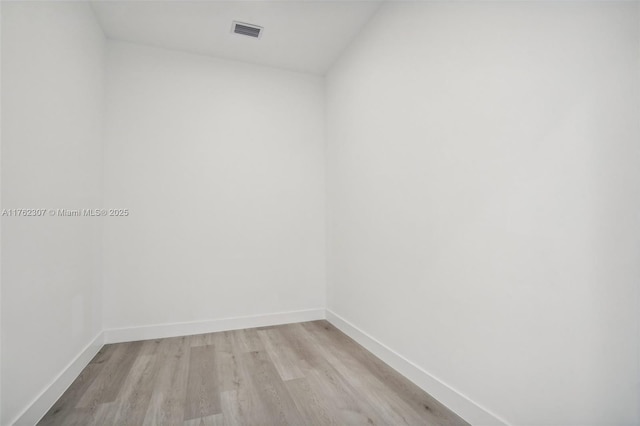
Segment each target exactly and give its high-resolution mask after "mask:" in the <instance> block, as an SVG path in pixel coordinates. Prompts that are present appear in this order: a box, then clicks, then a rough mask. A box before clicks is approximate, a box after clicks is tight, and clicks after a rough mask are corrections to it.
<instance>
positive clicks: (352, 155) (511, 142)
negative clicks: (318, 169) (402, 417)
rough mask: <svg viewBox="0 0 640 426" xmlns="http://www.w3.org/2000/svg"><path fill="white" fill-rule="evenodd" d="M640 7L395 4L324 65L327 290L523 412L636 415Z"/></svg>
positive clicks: (607, 418) (362, 320)
mask: <svg viewBox="0 0 640 426" xmlns="http://www.w3.org/2000/svg"><path fill="white" fill-rule="evenodd" d="M637 8H638V4H637V3H614V2H611V3H595V2H594V3H581V2H541V3H535V2H513V3H506V2H495V3H476V4H473V3H468V2H467V3H449V4H446V3H418V2H414V3H401V2H398V3H391V4H386V5H384V6H383V7H382V9H381V10H380V12H379V13H378V14H377V15H376V17H375V18H374V19H373V21H372V22H371V23H370V24H369V26H368V27H367V28H366V29H365V30H364V32H363V33H362V34H360V36H359V38H358V39H357V40H356V41H355V42H354V43H353V44H352V45H351V47H350V48H349V49H348V51H347V52H346V53H345V55H344V56H343V57H342V59H341V60H340V61H339V62H338V64H336V65H335V66H334V67H333V68H332V70H331V71H330V73H329V75H328V82H327V105H328V107H327V108H328V112H327V114H328V144H329V146H328V171H327V173H328V177H329V188H328V194H329V199H328V204H329V219H328V223H329V225H328V226H329V265H330V267H329V277H328V281H329V287H328V291H329V292H328V307H329V309H330V310H331V311H333V312H335V313H337V314H338V315H340V316H342V317H343V318H345V319H346V320H348V321H350V322H351V323H352V324H353V325H355V326H356V327H359V328H360V329H361V330H363V331H364V332H366V333H369V334H370V335H371V336H373V337H374V338H376V339H378V340H379V341H381V342H382V343H384V344H386V345H387V346H389V347H390V348H391V349H393V350H394V351H396V352H398V353H399V354H400V355H402V356H404V357H406V358H407V359H409V360H410V361H412V362H414V363H416V364H417V365H418V366H420V367H421V368H423V369H425V370H427V371H428V372H429V373H431V374H432V375H434V376H435V377H437V378H439V379H441V380H442V381H444V382H445V383H446V384H448V385H450V386H452V387H453V388H454V389H457V390H458V391H460V392H461V393H462V394H464V395H466V396H468V397H469V398H471V399H472V400H473V401H475V402H477V403H479V404H480V405H482V406H484V407H486V408H487V409H489V411H492V412H493V413H495V414H496V415H498V416H499V417H502V418H503V419H505V420H506V421H508V422H511V423H513V424H518V425H525V424H529V425H544V424H547V425H551V424H554V425H557V424H563V425H588V424H608V425H613V424H637V423H638V422H639V421H640V418H639V416H638V404H639V402H638V401H639V400H640V398H639V397H640V395H639V392H638V389H639V388H638V384H639V378H640V377H639V372H638V356H639V354H638V321H639V317H638V312H639V311H640V309H639V308H640V307H639V306H638V281H639V279H640V271H639V268H640V263H639V262H638V259H639V258H640V250H639V246H638V243H637V242H638V239H639V238H640V223H639V220H640V215H639V214H638V213H639V212H640V211H639V208H640V167H638V164H639V160H640V147H639V146H638V137H639V136H640V134H639V131H638V125H639V121H638V106H639V103H638V75H639V68H638V51H639V45H638V43H639V34H638V10H637ZM435 396H436V397H438V395H435ZM470 420H473V419H470Z"/></svg>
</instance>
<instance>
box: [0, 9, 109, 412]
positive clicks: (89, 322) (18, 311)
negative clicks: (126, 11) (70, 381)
mask: <svg viewBox="0 0 640 426" xmlns="http://www.w3.org/2000/svg"><path fill="white" fill-rule="evenodd" d="M104 44H105V39H104V36H103V34H102V30H101V29H100V27H99V25H98V23H97V21H96V20H95V17H94V15H93V12H92V11H91V9H90V7H89V5H88V4H84V3H79V2H77V3H61V2H56V3H51V2H49V3H47V2H41V3H39V2H33V3H32V2H22V3H12V2H3V4H2V81H1V83H2V205H3V208H4V209H82V208H98V207H100V205H101V202H102V197H101V186H102V112H103V100H104V99H103V88H104V84H103V69H104V63H103V57H104V55H103V54H104V52H103V50H104ZM1 220H2V296H3V297H2V420H1V422H2V424H9V423H10V422H11V421H13V419H15V418H16V416H17V415H19V414H20V413H21V412H22V411H23V410H24V409H26V408H27V407H28V406H29V405H30V404H31V402H32V401H33V400H34V399H35V398H36V397H37V396H38V395H39V394H40V393H41V392H42V391H44V390H45V389H46V387H48V385H50V384H51V383H52V382H53V381H54V379H55V378H56V377H57V376H58V375H59V374H60V373H61V372H62V371H63V370H64V368H65V367H66V366H67V365H68V364H69V363H70V362H71V361H72V360H73V359H74V358H75V357H76V356H77V355H79V353H80V352H81V351H82V350H83V349H84V348H85V346H86V345H87V344H89V343H90V342H91V341H92V340H93V338H94V337H95V336H96V334H97V333H98V332H99V331H100V330H101V319H102V315H101V305H102V301H101V293H100V285H101V239H102V235H101V225H100V220H99V219H95V218H88V217H51V216H49V215H48V214H47V215H45V216H44V217H7V216H3V217H2V218H1Z"/></svg>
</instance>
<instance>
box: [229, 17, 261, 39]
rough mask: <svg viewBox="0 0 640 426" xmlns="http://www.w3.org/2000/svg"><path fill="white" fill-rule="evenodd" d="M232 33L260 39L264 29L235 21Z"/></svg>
mask: <svg viewBox="0 0 640 426" xmlns="http://www.w3.org/2000/svg"><path fill="white" fill-rule="evenodd" d="M231 32H233V33H236V34H240V35H245V36H248V37H253V38H260V36H261V35H262V27H259V26H257V25H252V24H246V23H244V22H236V21H233V25H232V26H231Z"/></svg>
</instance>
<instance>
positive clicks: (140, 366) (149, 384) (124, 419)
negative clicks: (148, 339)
mask: <svg viewBox="0 0 640 426" xmlns="http://www.w3.org/2000/svg"><path fill="white" fill-rule="evenodd" d="M157 370H158V363H157V355H156V354H148V355H139V356H138V357H137V358H136V360H135V362H134V363H133V366H132V367H131V370H130V372H129V375H128V376H127V378H126V380H125V381H124V383H123V385H122V388H121V390H120V395H119V397H118V399H117V400H116V401H114V402H112V403H109V404H110V405H109V410H104V409H103V410H100V415H99V416H97V418H96V424H101V425H111V424H118V425H123V426H126V425H131V426H134V425H140V424H142V422H143V421H144V418H145V415H146V413H147V408H148V406H149V401H150V400H151V393H152V391H153V387H154V384H155V379H156V377H157Z"/></svg>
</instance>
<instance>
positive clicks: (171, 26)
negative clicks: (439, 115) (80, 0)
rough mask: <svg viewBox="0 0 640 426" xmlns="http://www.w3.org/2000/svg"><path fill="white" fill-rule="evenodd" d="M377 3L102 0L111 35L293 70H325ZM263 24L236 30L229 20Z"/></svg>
mask: <svg viewBox="0 0 640 426" xmlns="http://www.w3.org/2000/svg"><path fill="white" fill-rule="evenodd" d="M379 5H380V2H379V1H376V0H369V1H344V0H342V1H326V0H325V1H309V0H303V1H237V0H236V1H103V2H93V7H94V10H95V12H96V15H97V17H98V20H99V21H100V24H101V25H102V28H103V29H104V31H105V34H106V35H107V37H109V38H111V39H114V40H121V41H129V42H134V43H142V44H146V45H150V46H156V47H163V48H168V49H177V50H183V51H188V52H193V53H199V54H205V55H211V56H216V57H220V58H227V59H235V60H240V61H246V62H252V63H256V64H262V65H269V66H274V67H280V68H287V69H291V70H295V71H303V72H311V73H316V74H324V73H325V72H326V71H327V69H328V68H329V67H330V66H331V64H332V63H333V62H334V61H335V60H336V59H337V57H338V56H339V55H340V53H341V52H342V50H343V49H344V48H345V47H346V46H347V44H348V43H349V42H350V41H351V40H352V39H353V38H354V37H355V35H356V33H357V32H358V31H360V29H361V28H362V27H363V26H364V24H365V23H366V22H367V21H368V20H369V18H371V16H372V15H373V14H374V13H375V12H376V10H377V9H378V7H379ZM234 20H235V21H240V22H247V23H250V24H255V25H259V26H262V27H264V32H263V34H262V36H261V38H260V39H253V38H250V37H246V36H241V35H237V34H233V33H232V32H231V23H232V21H234Z"/></svg>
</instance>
